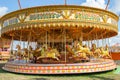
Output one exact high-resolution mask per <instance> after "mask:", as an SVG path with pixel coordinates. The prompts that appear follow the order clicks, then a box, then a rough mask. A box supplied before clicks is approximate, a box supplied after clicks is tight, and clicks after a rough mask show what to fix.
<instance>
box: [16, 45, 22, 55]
mask: <svg viewBox="0 0 120 80" xmlns="http://www.w3.org/2000/svg"><path fill="white" fill-rule="evenodd" d="M16 49H17V51H16V55H17V56H18V57H21V56H22V52H21V46H20V45H17V46H16Z"/></svg>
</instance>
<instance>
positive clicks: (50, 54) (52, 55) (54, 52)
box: [46, 49, 60, 60]
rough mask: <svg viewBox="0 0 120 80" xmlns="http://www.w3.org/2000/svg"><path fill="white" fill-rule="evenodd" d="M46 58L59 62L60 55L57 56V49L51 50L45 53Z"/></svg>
mask: <svg viewBox="0 0 120 80" xmlns="http://www.w3.org/2000/svg"><path fill="white" fill-rule="evenodd" d="M46 57H49V58H53V59H56V60H59V58H58V57H60V54H59V52H58V51H57V49H51V50H50V51H48V52H46Z"/></svg>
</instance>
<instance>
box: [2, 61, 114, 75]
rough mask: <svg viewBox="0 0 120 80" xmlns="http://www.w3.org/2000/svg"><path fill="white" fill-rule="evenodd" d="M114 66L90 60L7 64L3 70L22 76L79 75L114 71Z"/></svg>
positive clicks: (111, 63)
mask: <svg viewBox="0 0 120 80" xmlns="http://www.w3.org/2000/svg"><path fill="white" fill-rule="evenodd" d="M115 68H116V64H115V63H114V61H113V60H110V59H99V60H91V61H90V62H85V63H73V64H32V63H19V64H18V63H16V62H8V63H7V64H5V66H4V67H3V70H6V71H9V72H15V73H24V74H81V73H93V72H102V71H109V70H114V69H115Z"/></svg>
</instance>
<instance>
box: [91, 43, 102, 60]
mask: <svg viewBox="0 0 120 80" xmlns="http://www.w3.org/2000/svg"><path fill="white" fill-rule="evenodd" d="M91 52H92V55H93V57H96V58H97V57H100V53H101V50H100V48H96V45H95V44H92V49H91Z"/></svg>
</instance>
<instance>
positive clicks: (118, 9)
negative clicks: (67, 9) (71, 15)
mask: <svg viewBox="0 0 120 80" xmlns="http://www.w3.org/2000/svg"><path fill="white" fill-rule="evenodd" d="M107 1H108V0H67V5H82V6H90V7H96V8H101V9H105V7H106V4H107ZM20 2H21V6H22V8H28V7H33V6H43V5H64V0H20ZM119 3H120V0H110V4H109V6H108V10H109V11H112V12H114V13H115V14H117V15H119V14H120V4H119ZM18 9H19V6H18V0H0V16H3V15H5V14H7V13H9V12H12V11H16V10H18ZM118 25H119V34H118V35H117V36H116V37H113V38H111V39H110V43H111V45H112V44H115V43H120V42H119V41H120V21H119V24H118Z"/></svg>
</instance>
